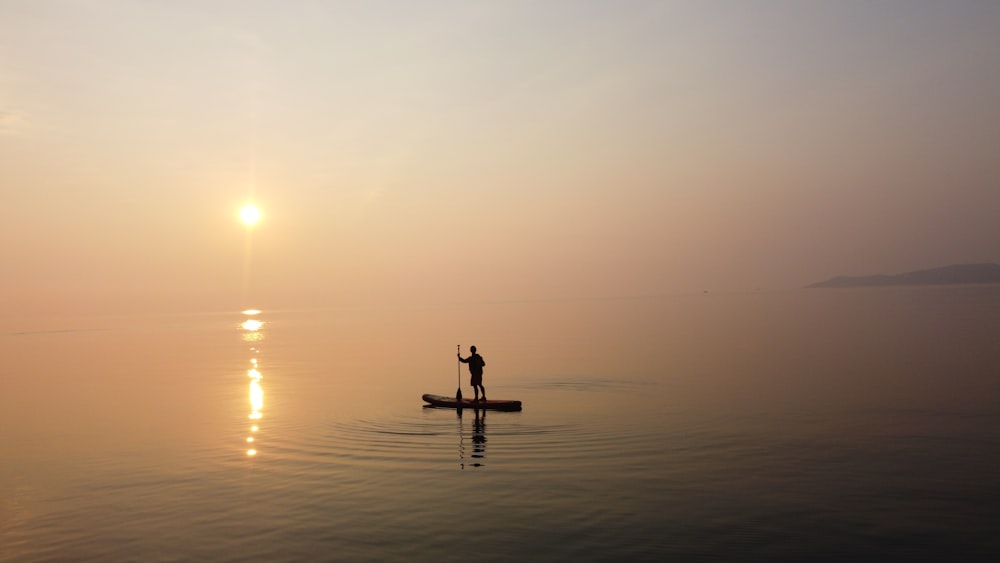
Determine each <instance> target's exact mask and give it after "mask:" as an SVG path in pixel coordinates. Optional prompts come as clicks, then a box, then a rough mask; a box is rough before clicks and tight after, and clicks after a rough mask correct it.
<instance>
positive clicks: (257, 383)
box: [240, 309, 264, 457]
mask: <svg viewBox="0 0 1000 563" xmlns="http://www.w3.org/2000/svg"><path fill="white" fill-rule="evenodd" d="M242 313H243V314H244V315H246V316H248V317H251V318H248V319H246V320H244V321H243V322H242V323H241V324H240V328H242V329H243V331H244V332H243V334H242V337H243V340H244V341H245V342H251V343H253V344H254V345H253V346H251V347H250V368H249V369H247V377H248V378H250V387H249V402H250V414H249V415H248V416H247V418H249V419H250V420H253V421H259V420H260V419H261V418H263V416H264V412H263V411H264V387H263V386H262V385H261V380H262V379H264V376H263V374H261V372H260V366H259V363H258V360H257V356H258V355H259V354H260V349H259V348H257V343H259V342H260V341H261V340H263V339H264V333H263V332H262V330H261V329H262V328H263V327H264V321H262V320H260V319H258V318H255V317H256V316H257V315H260V313H261V311H260V310H259V309H247V310H245V311H243V312H242ZM259 431H260V426H259V424H257V423H256V422H255V423H254V424H251V425H250V434H251V435H250V436H247V438H246V443H247V444H248V445H253V446H254V447H251V448H250V449H248V450H247V456H248V457H254V456H256V455H257V448H256V442H257V438H256V437H255V436H253V434H256V433H257V432H259Z"/></svg>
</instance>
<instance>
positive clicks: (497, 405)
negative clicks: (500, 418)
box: [423, 393, 521, 411]
mask: <svg viewBox="0 0 1000 563" xmlns="http://www.w3.org/2000/svg"><path fill="white" fill-rule="evenodd" d="M423 399H424V401H426V402H428V403H430V406H432V407H444V408H449V409H488V410H494V411H519V410H521V401H511V400H507V399H490V400H488V401H482V400H481V401H479V402H476V401H473V400H472V399H470V398H468V397H463V398H462V400H461V401H459V400H458V399H456V398H455V397H444V396H441V395H431V394H429V393H428V394H426V395H424V396H423ZM425 406H426V405H425Z"/></svg>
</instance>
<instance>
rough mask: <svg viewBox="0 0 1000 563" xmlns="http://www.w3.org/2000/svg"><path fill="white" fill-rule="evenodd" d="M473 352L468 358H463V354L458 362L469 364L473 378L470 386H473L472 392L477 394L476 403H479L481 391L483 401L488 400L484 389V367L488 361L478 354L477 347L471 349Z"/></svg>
mask: <svg viewBox="0 0 1000 563" xmlns="http://www.w3.org/2000/svg"><path fill="white" fill-rule="evenodd" d="M469 350H471V351H472V355H470V356H469V357H468V358H463V357H462V355H461V354H459V355H458V361H460V362H462V363H463V364H469V373H470V374H471V376H472V377H471V378H470V380H469V384H470V385H472V392H473V393H474V394H475V399H473V400H474V401H476V402H479V391H480V390H482V392H483V400H484V401H485V400H486V388H485V387H483V367H485V366H486V360H484V359H483V357H482V356H480V355H479V354H477V353H476V347H475V346H473V347H471V348H469Z"/></svg>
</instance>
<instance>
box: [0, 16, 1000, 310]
mask: <svg viewBox="0 0 1000 563" xmlns="http://www.w3.org/2000/svg"><path fill="white" fill-rule="evenodd" d="M998 29H1000V2H996V1H993V0H981V1H954V0H949V1H941V0H935V1H922V0H898V1H891V0H863V1H854V0H830V1H822V2H820V1H805V0H789V1H763V0H761V1H749V0H740V1H733V2H722V1H705V2H702V1H693V0H684V1H662V2H644V1H627V0H626V1H621V0H617V1H611V0H609V1H545V0H539V1H531V2H529V1H514V0H498V1H469V0H456V1H453V2H440V1H408V0H407V1H404V0H399V1H370V0H366V1H361V0H359V1H353V2H336V1H322V2H320V1H317V2H305V1H298V2H296V1H291V2H278V1H274V2H263V1H245V0H239V1H236V0H234V1H204V2H202V1H166V0H164V1H159V2H158V1H137V0H135V1H132V0H106V1H105V0H92V1H84V0H80V1H35V0H5V1H3V2H0V237H2V238H0V241H2V246H0V306H2V307H3V309H4V310H5V311H8V312H11V311H14V312H22V313H23V312H45V311H64V312H80V311H88V312H93V311H97V312H100V311H114V312H120V311H145V310H150V311H152V310H156V311H162V310H178V311H193V310H202V309H205V308H210V309H219V310H226V309H232V308H233V307H240V306H243V305H245V304H248V302H252V303H249V304H254V305H256V306H259V307H263V308H274V307H300V306H320V305H322V306H341V305H344V306H351V305H355V304H371V303H393V304H398V303H407V302H419V303H447V302H450V301H469V300H494V299H496V300H505V299H550V298H586V297H596V296H615V295H620V296H629V295H645V294H659V293H672V292H700V291H702V290H704V289H708V290H713V291H716V290H718V291H725V290H741V289H754V288H757V287H760V288H791V287H799V286H802V285H804V284H807V283H810V282H814V281H818V280H821V279H825V278H827V277H830V276H832V275H836V274H868V273H896V272H900V271H906V270H912V269H919V268H925V267H934V266H940V265H946V264H951V263H957V262H1000V157H998V155H1000V102H998V101H1000V33H998V31H997V30H998ZM249 199H252V200H254V201H255V202H256V203H257V204H258V205H259V206H260V208H261V210H262V212H263V220H262V222H261V223H260V224H258V225H257V226H256V227H254V229H253V232H252V241H251V244H249V245H248V244H247V241H246V237H247V229H246V227H244V226H243V225H242V224H241V223H240V222H239V220H238V216H237V214H238V210H239V209H240V207H241V206H242V205H243V204H244V202H245V201H247V200H249ZM248 247H249V252H250V253H249V266H248V267H247V266H246V264H245V257H246V253H247V249H248ZM247 272H249V280H250V281H249V283H248V284H245V283H244V276H245V275H247ZM244 287H246V288H247V289H246V290H244ZM245 292H246V293H247V295H246V296H244V295H243V294H244V293H245Z"/></svg>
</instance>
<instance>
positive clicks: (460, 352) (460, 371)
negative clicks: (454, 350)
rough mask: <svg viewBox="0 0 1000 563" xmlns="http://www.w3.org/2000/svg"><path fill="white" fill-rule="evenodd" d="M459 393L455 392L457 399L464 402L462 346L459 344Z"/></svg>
mask: <svg viewBox="0 0 1000 563" xmlns="http://www.w3.org/2000/svg"><path fill="white" fill-rule="evenodd" d="M458 358H459V360H458V391H455V398H456V399H458V400H459V402H461V401H462V360H461V358H462V345H461V344H458Z"/></svg>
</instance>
